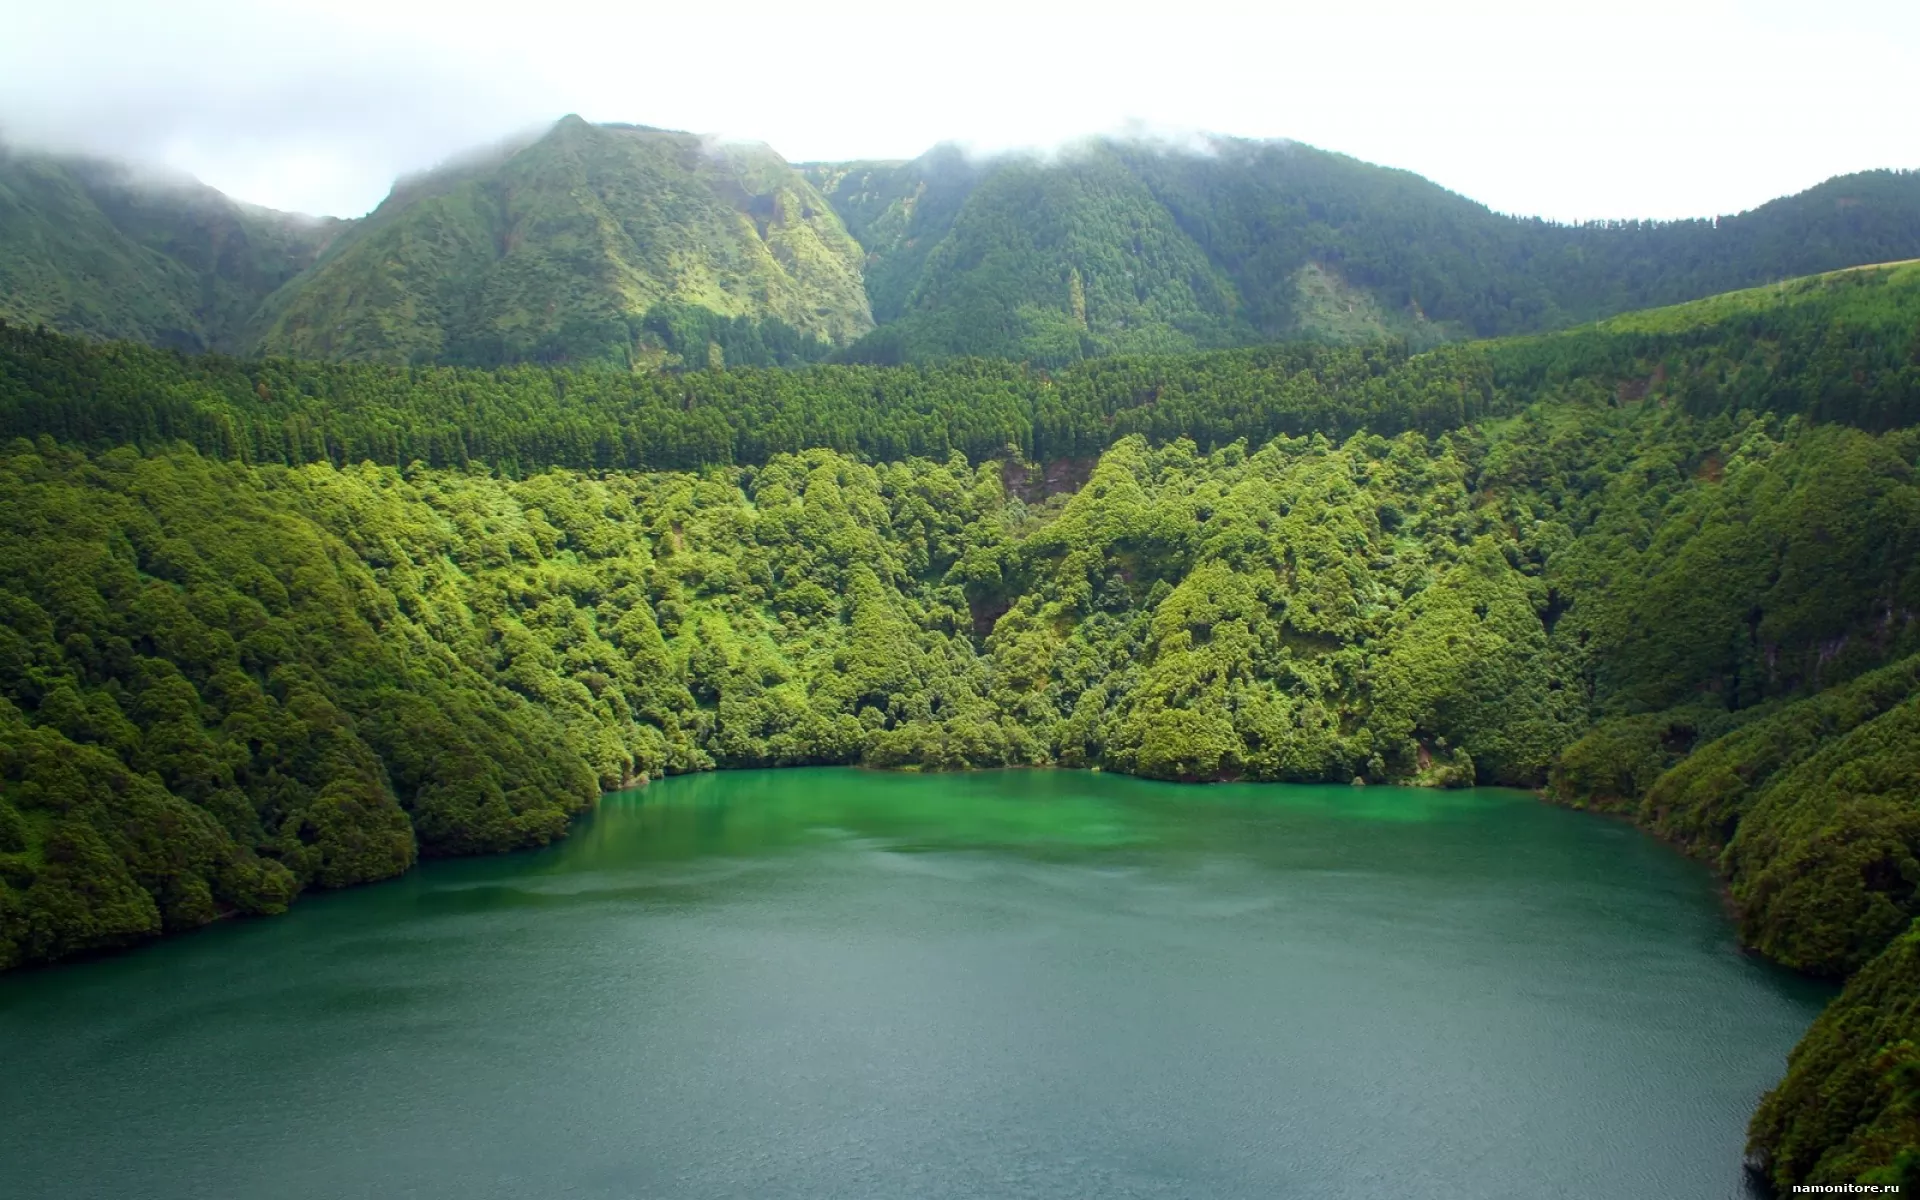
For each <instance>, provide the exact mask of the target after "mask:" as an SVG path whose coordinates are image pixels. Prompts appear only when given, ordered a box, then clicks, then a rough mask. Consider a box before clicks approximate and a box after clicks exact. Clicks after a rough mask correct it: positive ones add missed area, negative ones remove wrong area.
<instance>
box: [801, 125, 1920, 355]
mask: <svg viewBox="0 0 1920 1200" xmlns="http://www.w3.org/2000/svg"><path fill="white" fill-rule="evenodd" d="M808 171H809V172H810V173H811V174H812V176H813V178H814V179H815V180H816V181H817V182H819V183H820V185H821V187H822V189H823V190H824V191H825V192H826V193H827V195H828V197H829V198H830V199H831V200H832V201H833V203H834V206H835V207H836V208H837V209H838V210H839V211H840V213H841V216H842V218H843V219H844V220H845V221H846V223H847V228H848V229H849V230H850V231H851V232H852V233H853V235H854V237H856V238H858V239H859V240H860V242H861V244H862V245H863V246H864V247H865V248H866V250H867V255H868V261H867V280H868V283H867V288H868V294H869V295H870V296H871V297H872V300H873V311H874V316H875V319H876V320H878V321H879V322H880V324H881V329H880V330H878V331H877V332H875V333H874V334H872V335H870V336H869V337H868V339H867V340H866V341H865V342H863V343H862V345H861V346H860V347H859V349H858V350H857V353H858V354H859V355H860V356H861V357H863V358H866V359H868V360H871V361H901V360H917V359H924V358H937V357H941V356H947V355H955V354H979V355H990V356H1000V357H1012V358H1026V359H1033V360H1035V361H1039V362H1050V363H1062V362H1067V361H1071V360H1073V359H1077V358H1081V357H1086V356H1092V355H1097V354H1106V353H1139V352H1159V351H1167V350H1181V349H1194V348H1204V347H1209V346H1228V345H1241V344H1247V343H1251V342H1257V341H1268V340H1274V339H1279V338H1300V337H1308V338H1313V339H1315V340H1322V341H1331V342H1336V343H1337V342H1357V341H1364V340H1370V339H1375V338H1379V337H1381V336H1393V337H1400V338H1406V339H1410V340H1412V341H1413V342H1414V343H1415V344H1432V343H1434V342H1436V341H1439V340H1443V339H1447V338H1458V337H1473V336H1480V337H1486V336H1495V335H1500V334H1510V333H1523V332H1530V331H1539V330H1545V329H1554V328H1559V327H1562V326H1566V325H1571V324H1575V323H1577V322H1580V321H1589V320H1593V319H1594V318H1597V317H1602V316H1607V315H1609V314H1612V313H1618V312H1623V311H1626V310H1629V309H1638V308H1646V307H1649V306H1652V305H1659V304H1671V303H1675V302H1678V301H1682V300H1688V299H1693V298H1695V297H1700V296H1706V295H1710V294H1713V293H1717V292H1724V291H1727V290H1729V289H1732V288H1739V287H1744V286H1748V285H1752V284H1757V283H1764V282H1769V281H1773V280H1779V279H1784V278H1788V277H1791V276H1800V275H1807V274H1811V273H1814V272H1819V271H1826V270H1832V269H1836V268H1840V267H1847V266H1854V265H1859V264H1864V263H1877V262H1887V261H1892V260H1896V259H1907V258H1913V257H1915V256H1917V255H1920V175H1915V174H1913V173H1911V172H1893V171H1878V172H1866V173H1863V174H1859V175H1852V176H1846V177H1843V178H1837V179H1833V180H1829V181H1828V182H1826V183H1823V184H1821V185H1820V186H1819V187H1816V188H1813V189H1811V190H1809V191H1807V192H1803V193H1801V194H1800V195H1797V196H1792V197H1787V198H1785V199H1781V200H1776V201H1773V202H1772V203H1770V204H1766V205H1763V206H1761V207H1760V208H1758V209H1755V210H1753V211H1752V212H1747V213H1741V214H1739V215H1736V216H1726V217H1720V218H1717V219H1703V220H1695V221H1668V222H1641V221H1621V222H1601V223H1594V224H1587V225H1574V226H1568V225H1555V224H1551V223H1548V222H1544V221H1540V220H1535V219H1521V218H1515V217H1509V216H1504V215H1501V214H1497V213H1494V212H1492V211H1490V210H1488V209H1487V208H1486V207H1485V206H1484V205H1481V204H1476V203H1474V202H1473V201H1471V200H1468V199H1465V198H1463V197H1461V196H1458V195H1455V194H1453V193H1451V192H1448V191H1446V190H1445V189H1443V188H1441V187H1439V186H1437V185H1435V184H1433V183H1430V182H1428V181H1427V180H1425V179H1422V178H1420V177H1419V176H1417V175H1413V174H1411V173H1409V172H1405V171H1395V170H1390V169H1387V168H1383V167H1376V166H1372V165H1370V164H1367V163H1362V162H1359V161H1357V160H1355V159H1351V158H1348V157H1346V156H1344V155H1339V154H1331V153H1328V152H1326V151H1322V150H1316V149H1314V148H1312V147H1309V146H1303V145H1299V144H1296V143H1289V142H1251V141H1243V140H1238V139H1230V138H1216V139H1209V140H1208V142H1207V144H1206V145H1205V146H1203V147H1199V148H1184V147H1174V146H1165V145H1154V144H1142V143H1138V142H1124V141H1111V140H1096V141H1091V142H1088V143H1085V144H1083V145H1081V146H1079V147H1077V148H1075V149H1072V150H1069V151H1066V152H1063V153H1061V154H1060V155H1058V156H1056V157H1049V158H1044V159H1042V158H1034V157H1022V156H1018V155H1012V156H1006V157H1001V158H997V159H991V160H986V161H978V162H976V161H969V160H968V159H966V158H965V157H964V156H962V155H961V154H959V153H958V152H957V151H954V150H952V149H941V150H936V151H934V152H933V153H931V154H928V155H926V156H924V157H922V158H920V159H917V160H914V161H913V162H909V163H868V164H818V165H813V166H810V167H809V168H808Z"/></svg>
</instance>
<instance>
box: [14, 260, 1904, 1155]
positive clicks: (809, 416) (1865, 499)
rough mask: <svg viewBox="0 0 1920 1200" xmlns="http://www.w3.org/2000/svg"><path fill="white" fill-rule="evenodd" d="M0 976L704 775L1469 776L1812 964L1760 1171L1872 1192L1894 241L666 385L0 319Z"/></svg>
mask: <svg viewBox="0 0 1920 1200" xmlns="http://www.w3.org/2000/svg"><path fill="white" fill-rule="evenodd" d="M0 437H5V438H7V439H10V440H9V441H8V442H6V443H4V449H3V450H0V503H3V504H4V506H5V509H6V511H7V513H8V514H9V520H8V521H7V522H6V523H5V527H4V528H0V607H3V608H4V609H5V612H6V619H5V621H4V622H0V965H15V964H24V963H35V962H44V961H49V960H53V959H57V958H61V957H65V956H68V955H73V954H78V953H84V952H88V951H93V950H98V949H101V948H106V947H112V946H118V945H123V944H126V943H128V942H130V941H133V940H137V939H140V938H145V937H150V936H153V935H155V934H159V933H162V932H165V931H170V930H178V929H185V928H191V927H194V926H197V925H201V924H205V923H207V922H209V921H212V920H215V919H217V918H219V917H222V916H225V915H229V914H244V913H272V912H277V911H280V910H282V909H284V908H285V907H286V905H287V904H289V903H290V902H292V901H293V899H294V898H295V897H296V896H297V895H298V894H299V893H300V892H301V891H302V890H304V889H307V888H314V887H334V886H342V885H346V884H351V883H355V882H360V881H364V880H372V879H379V878H384V877H388V876H391V875H394V874H397V873H399V872H401V871H403V870H405V869H406V868H407V867H408V866H409V865H410V864H412V863H413V862H414V861H415V860H416V859H417V858H418V857H419V856H422V855H445V854H463V853H474V852H484V851H490V850H500V849H507V848H512V847H517V846H527V845H538V844H542V843H545V842H547V841H550V840H552V839H554V838H556V837H560V836H563V835H564V833H565V831H566V829H567V823H568V819H569V817H570V816H571V815H572V814H574V813H576V812H579V811H581V810H582V809H584V808H585V807H587V806H589V805H590V804H591V803H592V802H593V800H594V798H595V796H596V794H597V793H598V792H599V791H600V790H602V789H605V788H610V787H615V786H619V785H621V784H623V783H629V782H632V781H635V780H638V779H642V778H646V777H651V776H657V775H659V774H662V773H669V772H683V771H694V770H703V769H708V768H712V767H730V766H748V765H783V764H802V763H867V764H871V765H874V766H882V767H901V768H949V767H967V766H997V765H1004V764H1058V765H1063V766H1099V767H1103V768H1105V769H1109V770H1119V771H1126V772H1131V773H1135V774H1140V775H1146V776H1152V777H1158V778H1167V779H1183V780H1214V779H1248V780H1318V781H1328V780H1332V781H1340V782H1345V781H1348V780H1352V779H1356V778H1358V779H1364V780H1367V781H1370V782H1404V783H1411V784H1426V785H1434V786H1451V785H1463V784H1469V783H1474V782H1482V783H1504V784H1514V785H1521V786H1529V787H1541V788H1544V789H1545V790H1546V791H1547V792H1548V794H1549V795H1552V796H1554V797H1556V798H1557V799H1559V800H1560V801H1562V802H1564V803H1569V804H1576V805H1582V806H1589V807H1594V808H1601V809H1607V810H1613V811H1619V812H1623V813H1627V814H1630V815H1632V816H1633V817H1634V818H1635V819H1636V820H1638V821H1640V822H1641V823H1643V824H1645V825H1646V826H1648V827H1649V828H1651V829H1654V830H1655V831H1657V832H1659V833H1661V834H1662V835H1664V836H1666V837H1669V838H1671V839H1673V840H1675V841H1676V842H1678V843H1679V844H1681V845H1683V846H1685V847H1686V848H1687V849H1688V850H1689V851H1690V852H1692V853H1696V854H1698V855H1700V856H1702V857H1704V858H1706V859H1708V860H1710V861H1711V862H1713V863H1714V864H1715V865H1716V866H1717V867H1718V869H1719V870H1721V871H1722V872H1723V874H1724V875H1725V877H1726V879H1727V882H1728V886H1729V889H1730V894H1731V896H1732V899H1733V900H1734V902H1735V903H1736V905H1737V906H1738V909H1739V913H1740V920H1741V936H1742V938H1743V940H1744V941H1745V942H1746V943H1747V944H1749V945H1751V946H1753V947H1754V948H1755V949H1757V950H1758V951H1760V952H1762V953H1764V954H1766V955H1768V956H1769V957H1771V958H1774V959H1776V960H1778V961H1780V962H1782V963H1785V964H1788V965H1790V966H1793V967H1795V968H1798V969H1801V970H1805V971H1809V972H1814V973H1818V974H1822V975H1827V976H1831V977H1834V978H1839V979H1845V980H1847V981H1848V982H1847V985H1846V988H1845V990H1844V991H1843V992H1842V993H1841V995H1840V997H1839V998H1838V999H1837V1000H1836V1001H1835V1003H1834V1005H1833V1006H1832V1008H1831V1009H1830V1010H1829V1011H1828V1013H1827V1014H1826V1015H1825V1016H1823V1017H1822V1018H1821V1019H1820V1020H1819V1022H1818V1023H1816V1025H1815V1026H1814V1028H1813V1030H1812V1031H1811V1032H1810V1033H1809V1034H1808V1036H1807V1039H1806V1040H1805V1042H1804V1043H1803V1045H1802V1046H1801V1047H1800V1048H1799V1050H1797V1051H1796V1052H1795V1055H1794V1057H1793V1059H1792V1061H1791V1063H1790V1064H1789V1070H1788V1074H1787V1077H1786V1079H1785V1081H1784V1082H1783V1083H1782V1084H1781V1086H1780V1087H1779V1089H1777V1090H1776V1091H1775V1092H1774V1093H1773V1094H1771V1095H1770V1096H1769V1097H1768V1099H1767V1100H1766V1102H1765V1103H1764V1104H1763V1105H1762V1107H1761V1109H1760V1112H1759V1113H1758V1114H1757V1116H1756V1118H1755V1123H1754V1126H1753V1138H1754V1142H1753V1150H1754V1156H1755V1162H1756V1164H1757V1166H1758V1168H1759V1169H1760V1170H1762V1171H1763V1172H1764V1173H1766V1174H1767V1175H1768V1176H1769V1177H1770V1178H1771V1179H1772V1180H1773V1182H1775V1183H1777V1184H1780V1185H1783V1186H1784V1185H1790V1184H1793V1183H1800V1182H1833V1181H1860V1180H1872V1181H1886V1182H1891V1181H1896V1180H1898V1181H1902V1182H1915V1181H1916V1175H1917V1174H1920V1153H1917V1152H1916V1150H1915V1147H1916V1146H1920V1066H1917V1065H1916V1064H1920V1057H1916V1051H1915V1049H1914V1047H1915V1045H1916V1044H1920V1025H1917V1024H1916V1022H1917V1021H1920V1009H1916V1007H1915V1005H1914V1001H1913V997H1914V996H1915V995H1916V994H1920V973H1917V972H1920V952H1916V945H1920V942H1916V938H1920V927H1917V926H1916V925H1915V922H1916V918H1920V760H1916V758H1915V754H1916V750H1915V747H1920V619H1917V618H1920V476H1917V475H1916V470H1917V469H1920V267H1915V266H1908V267H1898V268H1883V269H1874V270H1860V271H1850V272H1844V273H1840V274H1836V275H1831V276H1826V277H1821V278H1817V279H1811V280H1804V281H1797V282H1795V283H1792V284H1789V285H1784V286H1777V287H1768V288H1763V289H1758V290H1755V291H1752V292H1747V293H1738V294H1734V295H1731V296H1725V297H1718V298H1715V299H1713V300H1709V301H1704V302H1700V303H1696V304H1691V305H1686V306H1682V307H1680V308H1677V309H1672V310H1666V311H1661V312H1654V313H1644V314H1634V315H1632V316H1628V317H1622V318H1618V319H1615V320H1612V321H1608V322H1605V323H1602V324H1600V325H1596V326H1591V327H1587V328H1582V329H1578V330H1572V331H1569V332H1566V333H1562V334H1555V335H1548V336H1541V337H1530V338H1520V339H1510V340H1502V341H1495V342H1487V343H1475V344H1470V345H1464V346H1450V347H1446V348H1443V349H1440V350H1437V351H1433V352H1429V353H1414V352H1413V351H1412V349H1411V348H1410V347H1409V346H1408V345H1406V344H1404V343H1402V344H1398V345H1385V346H1369V347H1348V348H1340V347H1330V346H1312V345H1306V346H1289V347H1272V348H1258V349H1239V350H1223V351H1216V352H1211V353H1190V354H1177V355H1163V356H1154V357H1143V358H1125V357H1122V358H1113V359H1105V360H1100V361H1096V362H1087V363H1081V364H1077V365H1074V366H1071V367H1068V368H1065V369H1061V370H1057V371H1049V370H1047V369H1044V368H1041V367H1038V366H1033V365H1009V364H1006V363H994V362H986V361H980V360H961V361H957V362H953V363H948V364H942V365H921V366H899V367H860V366H851V365H837V366H836V365H820V366H811V367H804V368H801V369H798V370H750V369H739V368H726V367H710V368H707V369H701V370H692V371H686V372H681V373H670V374H640V375H636V374H631V373H625V372H619V373H615V372H605V373H596V372H593V371H586V370H574V369H562V368H542V367H528V366H515V367H504V368H500V369H497V370H491V371H488V370H478V369H463V368H454V367H425V366H417V367H402V366H382V365H374V364H359V365H350V364H339V363H330V364H322V363H311V362H295V361H286V360H265V361H245V360H238V359H230V358H223V357H189V356H183V355H181V354H178V353H174V352H169V351H164V350H155V349H151V348H147V347H141V346H135V345H126V344H99V343H94V342H89V341H83V340H77V339H69V338H66V337H63V336H61V335H58V334H54V333H49V332H46V331H44V330H38V329H29V328H24V327H21V326H17V325H15V326H9V327H7V328H5V329H4V330H0Z"/></svg>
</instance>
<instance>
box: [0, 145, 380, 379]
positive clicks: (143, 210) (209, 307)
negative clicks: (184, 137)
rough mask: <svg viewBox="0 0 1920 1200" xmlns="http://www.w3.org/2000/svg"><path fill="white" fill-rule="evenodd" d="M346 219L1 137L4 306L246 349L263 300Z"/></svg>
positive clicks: (61, 321) (72, 322)
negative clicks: (32, 150)
mask: <svg viewBox="0 0 1920 1200" xmlns="http://www.w3.org/2000/svg"><path fill="white" fill-rule="evenodd" d="M345 225H346V222H342V221H336V220H332V219H327V218H314V217H302V216H295V215H292V214H289V213H279V212H274V211H272V210H270V209H264V208H256V207H254V206H252V205H248V204H240V203H237V202H235V201H233V200H229V199H228V198H227V197H225V196H223V195H221V194H220V193H219V192H217V191H214V190H213V189H212V188H210V187H206V186H204V185H202V184H199V183H195V182H193V181H192V180H185V179H167V180H156V179H153V178H150V177H143V176H140V175H137V174H135V173H134V172H133V171H131V170H130V169H128V168H126V167H124V166H120V165H118V164H114V163H109V162H101V161H97V160H92V159H84V158H70V157H62V156H54V155H45V154H25V153H19V152H15V151H10V150H8V149H7V148H5V147H0V317H4V318H7V319H10V320H15V321H22V322H31V323H44V324H47V325H49V326H52V327H53V328H56V329H60V330H63V331H65V332H69V333H82V334H88V335H91V336H93V337H102V338H127V339H131V340H135V341H142V342H149V343H152V344H154V345H160V346H173V347H177V348H180V349H188V350H207V349H220V350H239V349H244V348H247V347H246V344H245V342H246V339H245V336H244V328H245V325H246V323H247V321H248V319H249V318H250V317H251V316H252V314H253V312H254V310H255V309H256V308H257V307H258V306H259V304H260V302H261V301H262V300H263V299H265V298H266V296H267V295H269V294H270V293H272V292H273V291H274V290H275V289H277V288H279V287H280V286H281V285H282V284H284V283H286V282H287V281H288V280H289V279H291V278H293V276H295V275H296V274H298V273H299V272H300V271H301V270H303V269H304V268H305V267H307V266H308V265H309V264H310V263H312V262H313V260H314V258H315V256H316V255H317V254H318V253H319V252H320V250H321V249H322V248H323V247H324V246H326V245H327V243H328V242H329V241H331V240H332V239H333V237H334V236H335V235H336V234H337V233H339V231H340V230H341V229H342V228H343V227H345Z"/></svg>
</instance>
